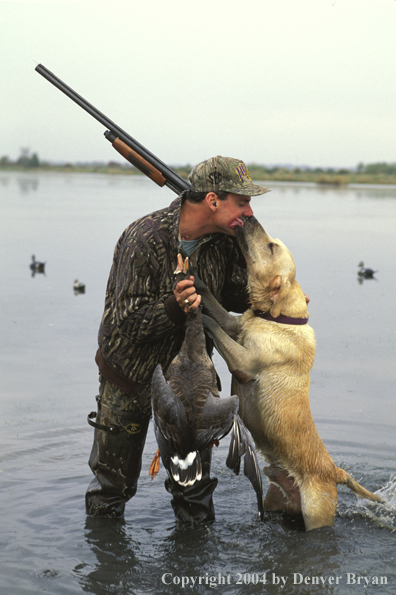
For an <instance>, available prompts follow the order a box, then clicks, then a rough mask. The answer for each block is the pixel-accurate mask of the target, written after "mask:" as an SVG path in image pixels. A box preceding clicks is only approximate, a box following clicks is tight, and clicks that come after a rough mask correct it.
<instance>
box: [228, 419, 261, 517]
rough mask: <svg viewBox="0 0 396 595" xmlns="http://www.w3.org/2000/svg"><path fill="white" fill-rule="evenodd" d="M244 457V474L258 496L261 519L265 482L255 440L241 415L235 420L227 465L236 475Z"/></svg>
mask: <svg viewBox="0 0 396 595" xmlns="http://www.w3.org/2000/svg"><path fill="white" fill-rule="evenodd" d="M242 457H244V463H243V473H244V475H245V476H246V477H247V478H248V480H249V481H250V483H251V484H252V486H253V488H254V491H255V492H256V496H257V506H258V510H259V513H260V517H261V518H263V514H264V496H263V482H262V479H261V472H260V467H259V463H258V459H257V455H256V450H255V448H254V444H253V440H252V438H251V436H250V433H249V432H248V430H247V428H246V426H245V425H244V423H243V421H242V420H241V418H240V417H239V415H235V417H234V420H233V426H232V432H231V441H230V447H229V451H228V457H227V461H226V465H227V467H228V468H229V469H232V471H234V473H235V474H236V475H238V474H239V471H240V466H241V458H242Z"/></svg>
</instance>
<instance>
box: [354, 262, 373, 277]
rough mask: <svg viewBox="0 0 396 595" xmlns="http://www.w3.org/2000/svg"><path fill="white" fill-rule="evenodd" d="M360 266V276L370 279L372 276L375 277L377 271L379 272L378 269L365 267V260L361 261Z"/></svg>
mask: <svg viewBox="0 0 396 595" xmlns="http://www.w3.org/2000/svg"><path fill="white" fill-rule="evenodd" d="M358 267H359V270H358V275H359V277H365V278H366V279H370V278H372V277H374V275H375V273H378V271H373V269H368V268H365V266H364V262H363V261H362V260H361V261H360V262H359V264H358Z"/></svg>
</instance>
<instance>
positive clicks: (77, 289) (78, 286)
mask: <svg viewBox="0 0 396 595" xmlns="http://www.w3.org/2000/svg"><path fill="white" fill-rule="evenodd" d="M73 289H74V293H75V294H76V295H77V294H78V293H85V285H84V284H83V283H80V282H79V280H78V279H75V280H74V285H73Z"/></svg>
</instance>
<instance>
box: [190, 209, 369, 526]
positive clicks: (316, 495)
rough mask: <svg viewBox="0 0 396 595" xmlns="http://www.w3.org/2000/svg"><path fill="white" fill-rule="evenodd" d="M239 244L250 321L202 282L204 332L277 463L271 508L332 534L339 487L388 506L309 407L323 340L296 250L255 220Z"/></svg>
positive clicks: (264, 450)
mask: <svg viewBox="0 0 396 595" xmlns="http://www.w3.org/2000/svg"><path fill="white" fill-rule="evenodd" d="M236 237H237V240H238V243H239V245H240V247H241V249H242V252H243V254H244V256H245V259H246V262H247V269H248V289H249V295H250V304H251V307H250V308H249V309H248V310H247V311H246V312H245V313H244V314H243V315H242V316H233V315H231V314H229V313H228V312H227V311H226V310H224V309H223V308H222V306H221V305H220V304H219V303H218V302H217V301H216V300H215V298H214V297H213V296H212V295H211V294H210V292H209V290H208V289H207V288H206V286H205V285H204V284H203V283H202V282H201V281H200V280H199V279H197V278H195V286H196V288H197V290H198V292H199V293H201V295H202V303H203V307H204V312H205V313H206V315H205V316H204V326H205V328H206V329H207V332H208V333H209V334H210V335H211V336H212V338H213V340H214V343H215V346H216V349H217V350H218V351H219V353H220V354H221V355H222V356H223V358H224V359H225V361H226V363H227V365H228V368H229V370H230V372H231V373H232V375H233V382H232V394H237V395H238V396H239V400H240V409H239V413H240V416H241V417H242V419H243V421H244V423H245V424H246V426H247V428H248V429H249V430H250V432H251V434H252V436H253V438H254V441H255V443H256V447H257V449H258V451H260V452H261V454H262V455H263V456H264V458H265V460H266V461H267V463H269V467H266V468H265V469H264V472H265V473H266V475H267V476H268V479H269V481H270V486H269V489H268V492H267V495H266V498H265V508H266V509H267V510H273V511H280V510H285V511H287V512H289V513H291V514H296V513H297V514H298V513H302V515H303V518H304V523H305V528H306V530H307V531H309V530H311V529H315V528H318V527H322V526H331V525H333V523H334V516H335V512H336V506H337V484H344V485H346V486H348V487H349V488H350V489H351V490H353V491H354V492H355V494H356V495H357V496H359V497H361V498H368V499H370V500H375V501H380V498H379V497H378V496H376V495H375V494H372V493H371V492H369V491H367V490H366V489H365V488H363V487H362V486H360V485H359V484H358V483H357V482H356V481H355V480H354V479H352V477H351V476H350V475H349V474H348V473H346V471H344V470H343V469H340V468H339V467H336V466H335V464H334V462H333V460H332V458H331V456H330V455H329V453H328V452H327V450H326V448H325V446H324V444H323V442H322V440H321V438H320V436H319V434H318V432H317V430H316V427H315V423H314V420H313V418H312V414H311V409H310V404H309V384H310V370H311V368H312V365H313V362H314V357H315V336H314V331H313V330H312V328H311V327H310V326H309V324H308V311H307V303H306V299H305V296H304V294H303V292H302V290H301V287H300V286H299V284H298V283H297V281H296V278H295V276H296V269H295V265H294V261H293V258H292V256H291V254H290V252H289V250H288V249H287V248H286V246H285V245H284V244H283V243H282V242H281V241H279V240H275V239H273V238H271V237H270V236H269V235H268V234H267V233H266V232H265V230H264V229H263V228H262V226H261V225H260V223H259V222H258V221H257V219H255V218H254V217H250V218H248V219H247V220H246V221H245V223H244V225H243V227H239V228H238V229H237V232H236Z"/></svg>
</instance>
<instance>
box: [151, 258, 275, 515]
mask: <svg viewBox="0 0 396 595" xmlns="http://www.w3.org/2000/svg"><path fill="white" fill-rule="evenodd" d="M186 261H187V265H188V259H186ZM180 263H182V264H181V265H180ZM180 267H183V269H182V271H183V272H182V274H184V275H186V276H187V271H188V269H187V270H186V262H184V263H183V261H182V260H181V257H180V259H178V269H177V271H178V270H180ZM175 272H176V271H175ZM177 280H180V278H178V279H177ZM151 402H152V410H153V420H154V432H155V437H156V439H157V443H158V447H159V454H160V456H161V459H162V462H163V464H164V467H165V469H166V470H167V473H168V475H169V476H170V477H171V478H172V479H173V480H174V481H176V482H177V483H178V484H180V485H181V486H192V485H194V484H195V482H198V481H200V480H201V478H202V462H201V453H202V452H203V451H204V450H205V449H207V448H208V447H209V446H211V445H213V443H216V442H217V441H218V440H221V438H223V437H224V436H226V435H227V434H228V433H229V432H230V431H231V432H232V433H231V441H230V447H229V454H228V457H227V461H226V464H227V466H228V467H229V468H230V469H232V470H233V471H234V472H235V473H236V474H239V469H240V461H241V457H243V456H244V457H245V458H244V474H245V475H246V476H247V477H248V479H249V480H250V482H251V483H252V485H253V487H254V489H255V491H256V494H257V502H258V508H259V512H260V514H261V516H262V515H263V511H264V505H263V492H262V482H261V473H260V469H259V465H258V461H257V456H256V452H255V449H254V445H253V441H252V439H251V437H250V434H249V433H248V431H247V429H246V427H245V426H244V424H243V422H242V420H241V419H240V418H239V416H238V408H239V399H238V397H237V396H236V395H234V396H229V397H221V398H220V396H219V392H218V389H217V380H216V371H215V368H214V365H213V363H212V361H211V359H210V358H209V356H208V354H207V351H206V344H205V335H204V331H203V326H202V312H201V307H199V308H198V309H197V310H195V311H194V312H190V313H189V314H187V322H186V333H185V338H184V341H183V345H182V347H181V350H180V352H179V354H178V355H177V356H176V357H175V358H174V360H173V361H172V363H171V365H170V366H169V368H168V370H167V372H166V378H165V376H164V374H163V371H162V368H161V366H160V365H158V366H157V367H156V369H155V372H154V374H153V380H152V392H151ZM153 462H154V461H153ZM154 474H155V472H154Z"/></svg>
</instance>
